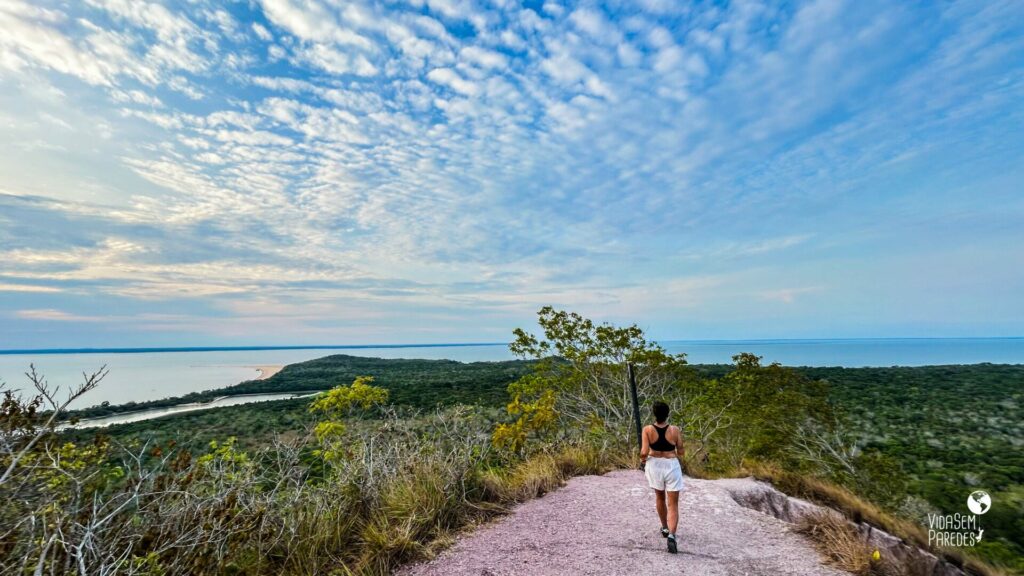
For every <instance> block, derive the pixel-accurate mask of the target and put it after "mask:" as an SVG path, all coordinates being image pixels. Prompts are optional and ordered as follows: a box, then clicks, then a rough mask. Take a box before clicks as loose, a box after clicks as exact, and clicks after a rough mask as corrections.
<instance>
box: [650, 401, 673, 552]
mask: <svg viewBox="0 0 1024 576" xmlns="http://www.w3.org/2000/svg"><path fill="white" fill-rule="evenodd" d="M654 421H655V423H654V424H653V425H652V424H648V425H647V426H644V430H643V434H642V435H641V436H642V438H643V446H642V447H641V448H640V468H641V470H643V471H644V474H645V475H646V476H647V483H648V484H650V486H651V488H654V494H655V497H656V499H657V503H656V506H657V509H658V518H660V519H661V536H662V537H663V538H667V539H668V551H669V552H671V553H673V554H675V553H676V552H677V547H676V526H677V525H678V524H679V491H680V490H682V489H683V470H682V468H681V467H680V466H679V458H681V457H682V456H683V440H682V438H681V437H680V434H679V427H678V426H669V424H668V404H665V403H664V402H655V403H654ZM666 499H667V500H668V502H667V503H666Z"/></svg>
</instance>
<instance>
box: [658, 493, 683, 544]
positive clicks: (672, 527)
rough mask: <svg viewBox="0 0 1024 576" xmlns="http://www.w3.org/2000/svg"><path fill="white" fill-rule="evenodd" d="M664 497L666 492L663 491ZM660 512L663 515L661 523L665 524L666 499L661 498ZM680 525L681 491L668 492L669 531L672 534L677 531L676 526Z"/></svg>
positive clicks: (659, 502)
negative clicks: (663, 511)
mask: <svg viewBox="0 0 1024 576" xmlns="http://www.w3.org/2000/svg"><path fill="white" fill-rule="evenodd" d="M661 495H662V497H664V495H665V493H664V492H662V493H661ZM658 505H659V506H660V507H659V508H658V513H659V514H660V515H661V525H662V526H664V525H665V514H664V513H662V510H664V509H665V500H659V501H658ZM678 525H679V492H669V493H668V531H669V532H670V533H672V534H675V533H676V527H677V526H678Z"/></svg>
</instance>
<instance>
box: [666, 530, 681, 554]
mask: <svg viewBox="0 0 1024 576" xmlns="http://www.w3.org/2000/svg"><path fill="white" fill-rule="evenodd" d="M667 539H668V551H669V552H670V553H672V554H675V553H677V552H679V550H678V549H677V548H676V537H675V536H673V535H672V534H669V535H668V536H667Z"/></svg>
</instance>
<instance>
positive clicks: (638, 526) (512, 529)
mask: <svg viewBox="0 0 1024 576" xmlns="http://www.w3.org/2000/svg"><path fill="white" fill-rule="evenodd" d="M733 482H735V481H733ZM679 509H680V522H679V525H680V530H679V543H680V546H679V554H677V555H674V556H673V555H671V554H669V553H668V552H666V551H665V541H664V540H663V539H662V538H661V536H660V535H659V533H658V528H659V523H658V519H657V514H656V513H655V511H654V496H653V494H652V492H651V490H650V489H649V488H648V487H647V484H646V482H645V481H644V478H643V475H642V473H641V472H639V471H627V470H620V471H616V472H611V473H609V474H606V475H604V476H581V477H578V478H574V479H572V480H570V481H569V482H568V483H567V484H566V486H565V487H563V488H561V489H559V490H556V491H555V492H552V493H550V494H548V495H546V496H544V497H543V498H539V499H536V500H531V501H530V502H527V503H525V504H522V505H520V506H518V507H517V508H516V509H515V511H514V512H513V513H512V514H511V515H509V516H506V517H504V518H501V519H499V520H498V521H496V522H494V523H492V524H489V525H487V526H484V527H481V528H480V529H478V530H477V531H475V532H473V533H472V534H469V535H467V536H465V537H463V538H461V539H460V540H459V541H458V542H457V543H456V544H455V546H453V547H452V548H451V549H449V550H447V551H445V552H443V553H442V554H441V555H439V556H438V557H437V558H436V559H434V560H433V561H432V562H429V563H426V564H418V565H413V566H409V567H406V568H404V569H403V570H401V571H399V574H404V575H406V576H413V575H437V576H456V575H468V574H473V575H491V576H497V575H503V574H550V575H556V574H622V575H626V574H629V575H645V574H651V575H655V574H657V575H665V574H693V575H698V574H699V575H722V576H726V575H737V576H738V575H765V576H769V575H771V576H774V575H805V574H806V575H811V574H823V575H835V576H840V575H842V574H845V572H840V571H837V570H834V569H832V568H828V567H825V566H822V564H821V559H820V556H819V555H818V553H817V552H816V551H815V550H814V549H813V548H812V547H811V545H810V543H809V542H808V541H807V540H806V539H804V538H803V537H802V536H799V535H797V534H795V533H793V532H791V531H790V529H789V525H788V524H786V523H785V522H782V521H780V520H777V519H775V518H774V517H771V516H768V515H766V514H763V513H761V512H757V511H755V510H750V509H748V508H744V507H742V506H740V505H739V504H737V503H736V502H735V501H734V500H733V499H732V497H731V496H730V495H729V492H728V490H727V489H726V487H725V484H721V483H716V482H715V481H709V480H696V479H690V478H687V482H686V488H685V489H684V491H683V493H682V495H681V497H680V503H679Z"/></svg>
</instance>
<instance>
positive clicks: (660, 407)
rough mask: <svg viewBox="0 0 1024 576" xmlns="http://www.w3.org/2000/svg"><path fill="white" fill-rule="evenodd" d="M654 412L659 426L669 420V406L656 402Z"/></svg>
mask: <svg viewBox="0 0 1024 576" xmlns="http://www.w3.org/2000/svg"><path fill="white" fill-rule="evenodd" d="M652 411H653V412H654V419H655V420H657V421H658V424H661V423H662V422H664V421H665V420H668V404H665V403H664V402H655V403H654V407H653V410H652Z"/></svg>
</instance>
